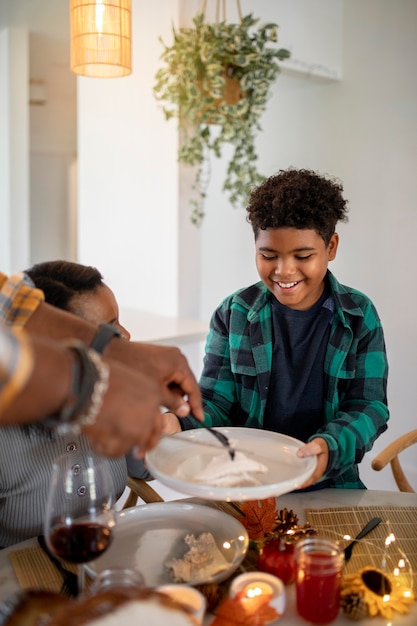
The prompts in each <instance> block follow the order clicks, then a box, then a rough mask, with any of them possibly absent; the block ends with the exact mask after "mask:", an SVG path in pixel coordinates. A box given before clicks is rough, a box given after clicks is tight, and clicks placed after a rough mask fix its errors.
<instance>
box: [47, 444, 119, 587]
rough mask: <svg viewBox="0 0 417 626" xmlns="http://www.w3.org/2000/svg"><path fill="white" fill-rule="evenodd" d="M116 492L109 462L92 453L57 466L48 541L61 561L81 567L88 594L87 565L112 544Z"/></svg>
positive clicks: (50, 497) (49, 508) (62, 459)
mask: <svg viewBox="0 0 417 626" xmlns="http://www.w3.org/2000/svg"><path fill="white" fill-rule="evenodd" d="M114 502H115V490H114V485H113V480H112V477H111V474H110V470H109V463H108V460H107V459H104V458H103V457H99V456H97V455H95V454H94V453H93V452H89V453H88V454H85V455H83V456H78V457H77V458H76V462H75V459H74V457H73V456H72V455H71V454H70V453H69V454H67V455H64V456H62V457H58V458H57V459H56V460H55V462H54V465H53V471H52V480H51V485H50V489H49V494H48V500H47V505H46V516H45V539H46V543H47V546H48V548H49V550H50V551H51V552H52V553H53V554H55V555H56V556H57V557H58V558H60V559H62V560H64V561H69V562H70V563H78V564H79V565H80V567H79V569H78V576H79V588H80V591H81V592H82V591H83V590H84V575H85V572H84V567H83V564H84V563H88V562H89V561H92V560H94V559H97V558H98V557H99V556H101V554H103V552H105V551H106V550H107V549H108V547H109V546H110V544H111V542H112V537H113V531H114V527H115V524H116V512H115V510H114Z"/></svg>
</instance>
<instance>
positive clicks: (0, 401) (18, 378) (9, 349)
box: [0, 326, 33, 413]
mask: <svg viewBox="0 0 417 626" xmlns="http://www.w3.org/2000/svg"><path fill="white" fill-rule="evenodd" d="M32 366H33V355H32V349H31V347H30V344H29V342H28V341H27V338H26V335H25V333H24V332H19V333H18V334H17V333H16V332H15V331H14V330H13V329H10V328H6V327H4V326H0V413H1V411H2V410H3V409H4V407H5V406H6V405H7V404H9V402H10V401H11V400H12V399H13V397H14V396H15V395H16V394H17V393H18V392H19V391H20V389H22V387H23V386H24V385H25V383H26V381H27V379H28V376H29V374H30V372H31V371H32Z"/></svg>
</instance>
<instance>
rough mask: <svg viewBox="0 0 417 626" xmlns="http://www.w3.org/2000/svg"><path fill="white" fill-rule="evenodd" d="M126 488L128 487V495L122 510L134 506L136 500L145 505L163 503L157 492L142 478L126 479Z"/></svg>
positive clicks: (130, 477) (129, 477)
mask: <svg viewBox="0 0 417 626" xmlns="http://www.w3.org/2000/svg"><path fill="white" fill-rule="evenodd" d="M126 486H127V487H129V489H130V493H129V495H128V497H127V500H126V502H125V503H124V505H123V508H124V509H128V508H129V507H131V506H136V504H137V502H138V498H142V500H143V501H144V502H146V503H149V502H165V501H164V499H163V498H161V496H160V495H159V493H158V492H157V491H155V489H154V488H153V487H151V485H150V484H149V483H148V482H147V481H146V480H144V479H143V478H133V477H132V476H128V477H127V482H126Z"/></svg>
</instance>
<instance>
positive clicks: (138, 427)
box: [83, 361, 163, 456]
mask: <svg viewBox="0 0 417 626" xmlns="http://www.w3.org/2000/svg"><path fill="white" fill-rule="evenodd" d="M107 363H108V365H109V366H110V379H109V388H108V390H107V392H106V394H105V396H104V401H103V406H102V408H101V410H100V412H99V414H98V416H97V420H96V423H95V424H93V425H92V426H88V427H85V428H84V429H83V432H84V433H85V434H86V435H87V436H88V437H89V439H90V441H91V444H92V446H93V447H94V449H95V450H96V452H98V453H99V454H102V455H104V456H120V455H122V454H126V453H127V452H129V450H131V449H132V448H135V450H136V451H137V450H139V451H140V456H143V455H144V454H145V452H146V451H147V450H150V449H151V448H153V447H154V446H155V445H156V444H157V443H158V441H159V438H160V436H161V434H162V426H163V420H162V417H163V416H162V415H161V410H160V389H159V385H158V384H157V382H155V380H154V379H153V378H152V377H151V376H147V375H146V374H144V373H143V372H134V371H133V370H131V368H128V367H126V366H124V365H122V364H121V363H117V362H114V361H107ZM137 456H139V455H137Z"/></svg>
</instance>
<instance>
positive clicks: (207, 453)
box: [146, 427, 317, 502]
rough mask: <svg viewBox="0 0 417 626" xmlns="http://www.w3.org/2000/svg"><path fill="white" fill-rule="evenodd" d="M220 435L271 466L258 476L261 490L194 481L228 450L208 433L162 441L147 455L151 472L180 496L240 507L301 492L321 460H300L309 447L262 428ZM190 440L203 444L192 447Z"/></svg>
mask: <svg viewBox="0 0 417 626" xmlns="http://www.w3.org/2000/svg"><path fill="white" fill-rule="evenodd" d="M216 430H219V431H220V432H222V433H224V434H225V435H226V436H227V437H229V439H230V440H231V441H232V442H233V443H234V445H235V446H236V448H238V449H240V450H243V451H247V454H248V455H250V456H251V458H253V459H255V460H257V461H259V462H261V463H263V464H264V465H266V466H267V468H268V471H267V472H265V473H264V474H258V475H257V478H258V479H259V482H260V483H261V484H260V485H255V486H252V485H251V486H242V487H240V486H239V487H237V486H234V487H216V486H211V485H206V484H201V483H197V482H195V481H194V476H195V474H196V473H197V472H198V471H200V470H201V469H202V468H203V467H205V466H206V465H207V464H208V463H209V462H210V460H211V459H212V458H213V456H215V455H218V454H219V453H220V452H221V451H222V450H224V448H223V446H222V444H221V443H219V442H217V441H216V439H215V438H214V437H213V435H211V434H210V433H209V432H208V431H207V430H205V429H204V428H195V429H192V430H186V431H183V432H181V433H177V434H176V435H171V436H169V437H163V438H162V439H160V441H159V443H158V444H157V446H156V447H155V448H154V449H153V450H151V451H150V452H147V453H146V465H147V467H148V468H149V471H150V472H151V474H153V476H154V477H155V478H158V479H159V480H160V481H161V482H162V483H164V484H165V485H167V486H168V487H170V488H171V489H175V490H176V491H180V492H182V493H186V494H189V495H191V496H197V497H200V498H204V499H206V500H225V501H231V500H232V501H235V502H239V501H243V500H258V499H259V500H262V499H264V498H269V497H271V496H280V495H282V494H284V493H288V492H289V491H292V490H293V489H297V488H298V487H301V485H302V484H303V483H304V482H305V481H306V480H307V478H309V477H310V476H311V474H312V473H313V471H314V469H315V467H316V464H317V457H316V456H311V457H307V458H305V459H300V458H298V457H297V456H296V452H297V450H298V449H299V448H300V447H301V446H303V445H304V444H303V442H302V441H299V440H298V439H294V438H293V437H288V436H287V435H281V434H279V433H275V432H271V431H268V430H260V429H257V428H240V427H230V428H229V427H227V428H226V427H219V428H216ZM185 439H187V440H189V441H184V440H185ZM190 441H191V442H193V441H195V442H198V443H195V444H194V445H192V443H190ZM202 443H207V444H209V446H207V447H206V446H203V445H201V444H202ZM216 448H218V450H219V452H217V450H216ZM225 454H226V453H225Z"/></svg>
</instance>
